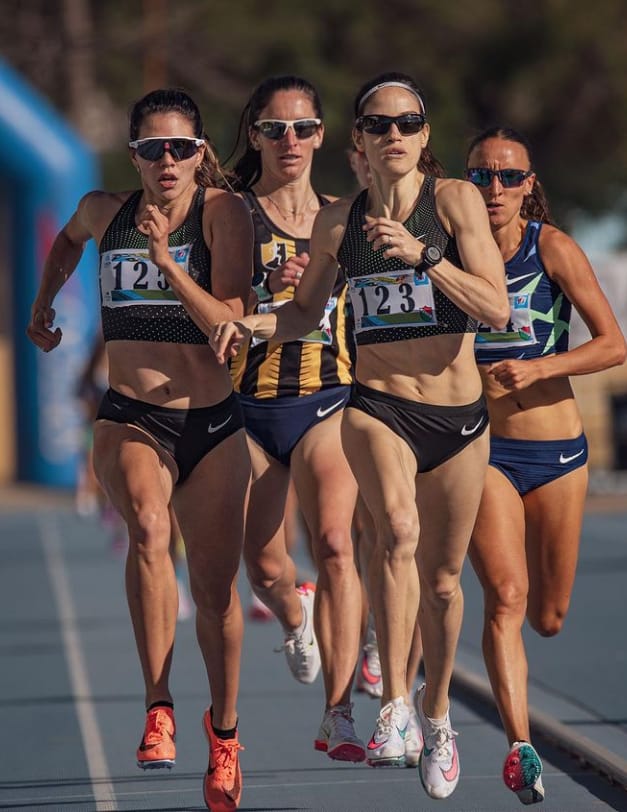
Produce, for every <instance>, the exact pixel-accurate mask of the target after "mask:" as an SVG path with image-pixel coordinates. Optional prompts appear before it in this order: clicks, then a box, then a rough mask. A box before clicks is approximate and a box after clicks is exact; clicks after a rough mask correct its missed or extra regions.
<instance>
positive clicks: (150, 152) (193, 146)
mask: <svg viewBox="0 0 627 812" xmlns="http://www.w3.org/2000/svg"><path fill="white" fill-rule="evenodd" d="M204 143H205V142H204V141H203V139H202V138H185V137H184V136H176V137H174V136H173V137H172V138H167V137H166V138H140V139H139V141H129V142H128V145H129V147H131V149H134V150H135V151H136V152H137V154H138V155H139V157H140V158H143V159H144V160H145V161H158V160H159V159H160V158H162V157H163V153H164V152H165V151H166V150H167V151H168V152H169V153H170V155H171V156H172V157H173V158H174V160H175V161H186V160H187V159H188V158H192V157H193V156H194V155H195V154H196V153H197V152H198V147H200V146H201V145H202V144H204Z"/></svg>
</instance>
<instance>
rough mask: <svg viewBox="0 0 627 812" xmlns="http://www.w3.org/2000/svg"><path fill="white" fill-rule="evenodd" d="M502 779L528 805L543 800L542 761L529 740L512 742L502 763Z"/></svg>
mask: <svg viewBox="0 0 627 812" xmlns="http://www.w3.org/2000/svg"><path fill="white" fill-rule="evenodd" d="M503 781H505V785H506V786H507V787H508V788H509V789H511V790H512V792H515V793H516V795H518V798H519V800H520V802H521V803H523V804H525V805H526V806H529V805H530V804H539V803H540V802H541V801H543V800H544V787H543V786H542V762H541V761H540V756H539V755H538V754H537V753H536V750H535V747H532V746H531V745H530V744H529V742H514V744H512V746H511V749H510V751H509V753H508V754H507V757H506V759H505V763H504V764H503Z"/></svg>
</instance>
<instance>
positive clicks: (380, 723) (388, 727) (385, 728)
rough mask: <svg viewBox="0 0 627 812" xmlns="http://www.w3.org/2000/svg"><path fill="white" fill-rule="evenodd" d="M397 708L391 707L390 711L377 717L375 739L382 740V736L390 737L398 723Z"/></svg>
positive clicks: (387, 710) (382, 712)
mask: <svg viewBox="0 0 627 812" xmlns="http://www.w3.org/2000/svg"><path fill="white" fill-rule="evenodd" d="M395 710H396V709H395V708H394V707H393V706H390V707H389V708H388V709H386V710H385V712H384V711H381V712H380V713H379V715H378V716H377V724H376V728H375V732H374V736H375V738H381V736H380V734H383V735H384V736H389V735H390V733H391V732H392V726H393V724H395V723H396V721H397V714H396V713H395Z"/></svg>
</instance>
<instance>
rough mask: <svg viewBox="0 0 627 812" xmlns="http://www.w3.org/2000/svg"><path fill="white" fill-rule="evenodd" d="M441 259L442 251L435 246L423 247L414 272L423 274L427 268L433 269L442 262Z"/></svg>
mask: <svg viewBox="0 0 627 812" xmlns="http://www.w3.org/2000/svg"><path fill="white" fill-rule="evenodd" d="M443 257H444V254H443V253H442V249H441V248H439V247H438V246H437V245H425V247H424V248H423V250H422V256H421V257H420V262H419V263H418V265H416V271H417V272H418V273H423V272H424V271H426V270H428V269H429V268H433V267H434V266H435V265H437V264H438V263H440V262H442V259H443Z"/></svg>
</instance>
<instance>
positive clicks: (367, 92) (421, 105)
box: [357, 82, 427, 116]
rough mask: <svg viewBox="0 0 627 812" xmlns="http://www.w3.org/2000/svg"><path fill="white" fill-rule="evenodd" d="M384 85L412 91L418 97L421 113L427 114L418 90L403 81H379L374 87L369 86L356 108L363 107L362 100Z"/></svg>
mask: <svg viewBox="0 0 627 812" xmlns="http://www.w3.org/2000/svg"><path fill="white" fill-rule="evenodd" d="M384 87H402V88H403V90H409V92H410V93H413V94H414V96H415V97H416V98H417V99H418V101H419V102H420V109H421V110H422V114H423V116H426V115H427V111H426V110H425V104H424V102H423V100H422V98H421V96H420V93H418V91H417V90H414V88H413V87H411V86H410V85H408V84H406V83H405V82H381V84H380V85H375V86H374V87H371V88H370V90H367V91H366V92H365V93H364V95H363V96H362V97H361V99H360V100H359V104H358V105H357V109H358V110H361V108H362V107H363V105H364V102H365V101H366V100H367V99H369V98H370V96H372V94H373V93H376V92H377V90H381V89H382V88H384Z"/></svg>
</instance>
